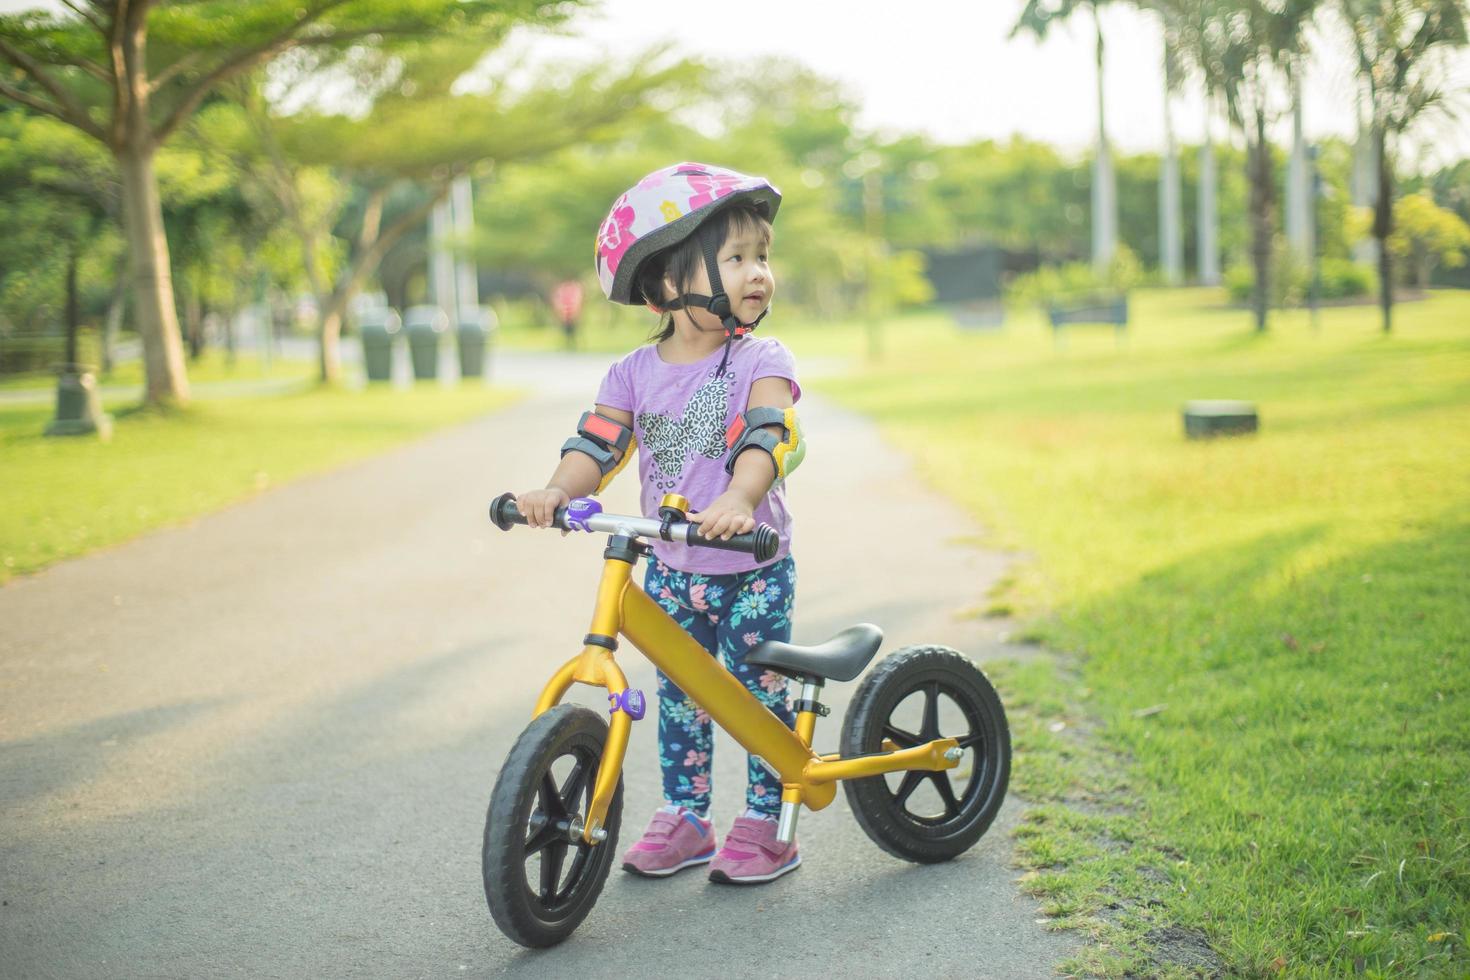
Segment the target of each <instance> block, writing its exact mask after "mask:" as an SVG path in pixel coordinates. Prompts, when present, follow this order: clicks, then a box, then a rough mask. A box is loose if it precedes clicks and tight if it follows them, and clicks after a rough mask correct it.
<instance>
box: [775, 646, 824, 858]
mask: <svg viewBox="0 0 1470 980" xmlns="http://www.w3.org/2000/svg"><path fill="white" fill-rule="evenodd" d="M795 678H796V680H797V681H799V682H800V683H801V697H800V698H798V699H797V701H796V703H795V704H793V705H792V707H793V708H795V709H796V734H797V737H798V738H800V739H801V741H802V743H803V744H805V745H806V746H807V747H808V748H810V747H811V744H812V737H813V736H814V735H815V734H816V731H817V718H818V716H825V715H827V714H829V713H830V712H829V711H828V709H827V706H826V705H824V704H822V703H821V702H820V701H818V700H817V698H818V697H820V696H821V694H822V682H823V681H824V680H825V678H821V677H812V676H808V675H806V674H797V675H795ZM800 814H801V790H800V789H798V788H797V787H794V786H787V787H783V788H782V791H781V820H780V822H779V823H778V824H777V825H776V840H778V841H780V842H781V843H782V844H790V843H791V842H792V841H794V840H795V839H796V818H797V817H798V816H799V815H800Z"/></svg>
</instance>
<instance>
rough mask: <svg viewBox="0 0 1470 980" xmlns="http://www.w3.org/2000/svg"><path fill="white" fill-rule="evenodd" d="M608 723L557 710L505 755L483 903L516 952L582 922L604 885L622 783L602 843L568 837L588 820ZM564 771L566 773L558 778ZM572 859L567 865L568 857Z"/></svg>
mask: <svg viewBox="0 0 1470 980" xmlns="http://www.w3.org/2000/svg"><path fill="white" fill-rule="evenodd" d="M606 742H607V723H606V722H605V721H603V720H602V718H601V717H599V716H598V715H597V713H596V712H594V711H591V710H589V709H587V708H583V707H580V706H578V705H572V704H562V705H557V706H556V707H554V708H552V709H551V710H550V711H547V712H545V713H544V714H542V715H541V716H540V717H539V718H537V719H536V720H535V721H533V722H531V724H530V725H528V726H527V727H526V730H525V731H524V732H522V733H521V736H520V738H518V739H516V744H515V745H514V746H513V747H512V748H511V750H510V755H509V756H507V757H506V760H505V765H504V766H503V767H502V768H501V770H500V776H499V778H498V779H496V780H495V789H494V791H493V792H491V794H490V808H489V810H488V811H487V812H486V814H485V847H484V851H483V854H482V861H483V864H482V868H483V872H484V877H485V901H486V902H488V903H489V905H490V915H491V916H492V917H493V918H494V919H495V924H496V925H497V926H499V927H500V931H501V932H503V933H505V934H506V935H507V936H509V937H510V938H511V939H513V940H515V941H516V942H518V943H520V944H521V945H522V946H530V947H542V946H554V945H556V944H557V943H559V942H561V941H562V940H563V939H566V938H567V937H568V936H570V935H571V934H572V932H573V930H575V929H576V928H577V926H579V925H581V923H582V920H583V919H585V918H586V917H587V913H588V912H590V911H592V906H593V905H594V904H596V902H597V896H598V895H599V894H600V893H601V892H602V886H603V883H604V882H606V881H607V873H608V869H610V868H611V867H612V857H613V853H614V851H615V849H616V848H617V844H618V825H619V823H620V822H621V820H622V816H623V780H622V777H621V776H619V777H618V787H617V789H616V791H614V793H613V798H612V803H611V804H610V805H609V806H608V808H607V822H606V823H605V824H604V829H606V830H607V839H606V840H604V841H602V842H601V843H599V844H596V845H592V844H587V843H586V842H584V841H582V840H581V839H580V838H579V839H578V840H576V841H572V840H571V839H570V835H569V833H568V831H567V828H568V825H569V823H570V821H571V819H572V818H573V817H576V816H579V815H580V816H583V817H585V816H586V814H587V809H588V807H589V805H590V804H591V802H592V788H593V783H594V781H595V779H596V776H597V766H598V763H599V762H601V760H602V748H603V745H604V744H606ZM562 770H565V774H564V775H563V773H562ZM568 857H570V860H568Z"/></svg>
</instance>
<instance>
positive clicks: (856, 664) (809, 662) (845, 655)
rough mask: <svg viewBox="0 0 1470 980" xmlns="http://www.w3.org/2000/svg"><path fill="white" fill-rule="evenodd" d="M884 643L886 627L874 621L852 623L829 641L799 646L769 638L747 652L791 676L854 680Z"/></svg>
mask: <svg viewBox="0 0 1470 980" xmlns="http://www.w3.org/2000/svg"><path fill="white" fill-rule="evenodd" d="M882 645H883V631H882V630H880V629H879V628H878V627H876V626H874V625H873V624H872V623H858V624H857V625H856V626H849V627H848V628H847V629H845V630H843V631H842V632H841V633H838V634H837V635H836V636H834V637H832V639H830V640H828V641H827V642H826V643H818V644H817V645H816V646H814V647H799V646H795V645H794V644H791V643H782V642H781V641H780V640H767V641H765V642H764V643H761V644H759V645H757V646H756V647H755V648H754V649H752V650H751V651H750V653H748V654H746V656H745V662H746V663H748V664H755V665H756V666H757V667H769V668H770V669H771V670H774V671H775V672H776V673H778V674H785V675H786V676H787V677H795V676H798V675H801V676H806V677H814V678H820V679H822V680H834V681H850V680H852V679H853V678H854V677H856V676H857V675H858V674H861V673H862V672H863V668H864V667H866V666H868V661H870V660H872V659H873V654H875V653H877V652H878V648H879V647H880V646H882Z"/></svg>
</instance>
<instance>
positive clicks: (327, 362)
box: [317, 182, 449, 384]
mask: <svg viewBox="0 0 1470 980" xmlns="http://www.w3.org/2000/svg"><path fill="white" fill-rule="evenodd" d="M448 192H449V184H448V183H447V182H445V183H442V184H439V185H437V186H436V187H435V188H434V192H433V193H432V194H431V195H430V196H429V199H428V200H427V201H425V202H424V203H423V204H421V205H419V206H418V207H416V208H414V209H413V210H412V211H409V212H407V213H405V214H402V215H399V216H398V217H397V218H395V219H394V221H393V223H392V224H391V225H389V226H388V228H387V229H386V230H384V231H383V232H382V233H381V234H379V225H380V221H381V218H382V213H383V212H382V203H383V198H384V197H385V196H386V189H384V190H382V191H379V192H377V193H375V194H374V196H373V198H370V199H369V202H368V208H367V213H366V215H365V216H364V218H363V227H362V230H361V232H360V233H359V234H358V239H357V246H358V251H357V254H356V255H354V256H353V258H352V261H351V263H350V264H349V266H348V269H347V274H346V275H345V276H344V277H343V278H342V280H341V282H340V283H338V285H337V288H336V289H335V290H333V291H332V294H331V295H330V296H325V297H319V298H318V299H317V305H318V309H319V310H320V315H321V324H320V327H319V331H318V336H319V340H320V350H321V358H320V363H319V367H320V370H321V382H322V384H337V383H338V382H340V381H341V379H342V321H343V320H344V319H345V318H346V315H347V304H348V303H350V302H352V297H353V296H356V295H357V291H358V290H359V289H361V288H362V284H363V282H365V281H366V280H367V278H368V276H371V275H372V274H373V273H374V272H376V271H377V270H378V266H379V265H381V264H382V261H383V256H384V255H385V254H387V252H388V250H389V249H390V248H392V247H393V244H394V243H395V242H397V241H398V239H400V238H402V237H403V236H404V235H405V234H407V232H408V231H409V229H411V228H413V227H415V226H416V225H419V224H421V223H422V222H423V221H424V219H425V218H427V217H428V216H429V212H430V211H432V210H433V209H434V206H435V205H436V204H438V203H439V202H440V201H441V200H442V199H443V198H444V195H445V194H447V193H448Z"/></svg>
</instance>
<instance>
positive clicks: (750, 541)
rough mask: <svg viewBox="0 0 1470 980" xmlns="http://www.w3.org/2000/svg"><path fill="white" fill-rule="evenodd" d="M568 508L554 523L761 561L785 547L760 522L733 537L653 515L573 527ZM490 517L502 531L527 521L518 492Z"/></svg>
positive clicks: (610, 517) (602, 518) (600, 518)
mask: <svg viewBox="0 0 1470 980" xmlns="http://www.w3.org/2000/svg"><path fill="white" fill-rule="evenodd" d="M566 517H567V508H566V507H558V508H557V509H556V516H555V517H554V518H553V519H552V526H553V527H556V528H560V529H561V530H563V531H581V530H585V531H594V532H605V533H608V534H625V535H628V536H630V537H639V538H651V539H658V540H663V541H673V542H675V543H678V544H687V545H691V546H694V547H699V548H717V549H719V550H721V551H739V552H742V553H744V554H747V555H753V556H754V557H755V560H756V561H758V562H762V563H764V562H768V561H770V560H771V559H772V558H775V557H776V552H777V551H779V550H780V548H781V537H780V535H778V534H777V533H776V529H775V528H773V527H771V526H770V525H769V524H758V525H756V529H755V530H754V531H748V532H746V533H745V534H736V535H732V536H731V538H730V540H728V541H724V540H721V539H720V538H706V537H705V536H704V535H703V534H701V533H700V532H699V525H698V524H691V523H689V522H688V521H675V522H673V523H670V524H668V525H667V531H665V524H664V522H663V521H658V520H654V519H653V518H649V517H627V516H622V515H619V514H596V515H594V516H592V517H590V518H588V519H587V521H586V522H584V524H583V526H579V527H571V526H568V524H567V522H566ZM490 520H491V522H493V523H494V524H495V526H496V527H498V528H500V529H501V530H502V531H509V530H510V527H511V525H512V524H525V523H527V521H526V518H525V516H524V515H523V514H522V513H521V512H520V509H519V508H517V507H516V501H515V494H513V493H502V494H501V495H500V496H498V497H496V498H495V499H494V500H492V501H490Z"/></svg>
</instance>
